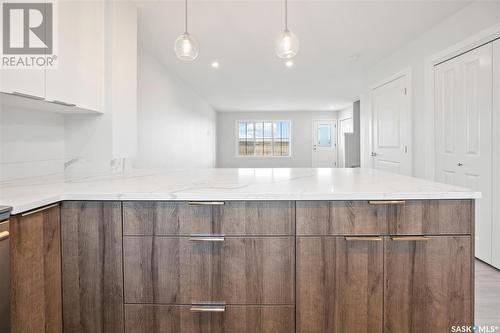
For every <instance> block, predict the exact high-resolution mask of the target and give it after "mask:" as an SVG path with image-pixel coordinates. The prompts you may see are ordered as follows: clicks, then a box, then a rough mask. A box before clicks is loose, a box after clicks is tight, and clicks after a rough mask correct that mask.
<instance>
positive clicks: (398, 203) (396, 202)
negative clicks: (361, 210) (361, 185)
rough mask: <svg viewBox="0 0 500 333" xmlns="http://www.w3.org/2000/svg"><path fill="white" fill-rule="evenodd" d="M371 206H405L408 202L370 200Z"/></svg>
mask: <svg viewBox="0 0 500 333" xmlns="http://www.w3.org/2000/svg"><path fill="white" fill-rule="evenodd" d="M368 203H369V204H370V205H404V204H406V201H404V200H370V201H368Z"/></svg>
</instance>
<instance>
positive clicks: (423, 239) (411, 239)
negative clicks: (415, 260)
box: [391, 236, 429, 242]
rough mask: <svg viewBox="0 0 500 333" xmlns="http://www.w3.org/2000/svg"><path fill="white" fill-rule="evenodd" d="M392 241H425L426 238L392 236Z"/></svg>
mask: <svg viewBox="0 0 500 333" xmlns="http://www.w3.org/2000/svg"><path fill="white" fill-rule="evenodd" d="M391 239H392V240H393V241H407V242H410V241H427V240H429V238H428V237H425V236H393V237H391Z"/></svg>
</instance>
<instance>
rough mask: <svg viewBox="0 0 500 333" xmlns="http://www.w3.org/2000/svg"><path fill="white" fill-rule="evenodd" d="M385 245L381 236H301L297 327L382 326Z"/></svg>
mask: <svg viewBox="0 0 500 333" xmlns="http://www.w3.org/2000/svg"><path fill="white" fill-rule="evenodd" d="M383 249H384V246H383V239H382V238H381V237H332V236H322V237H298V238H297V314H296V316H297V332H301V333H327V332H328V333H344V332H357V333H362V332H365V333H377V332H382V328H383V323H382V318H383V270H384V268H383V267H384V265H383V259H384V256H383Z"/></svg>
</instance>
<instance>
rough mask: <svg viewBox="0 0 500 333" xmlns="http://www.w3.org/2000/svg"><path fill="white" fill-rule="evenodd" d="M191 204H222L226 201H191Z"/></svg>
mask: <svg viewBox="0 0 500 333" xmlns="http://www.w3.org/2000/svg"><path fill="white" fill-rule="evenodd" d="M188 204H189V205H191V206H222V205H224V204H225V202H224V201H189V203H188Z"/></svg>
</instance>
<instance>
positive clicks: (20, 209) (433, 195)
mask: <svg viewBox="0 0 500 333" xmlns="http://www.w3.org/2000/svg"><path fill="white" fill-rule="evenodd" d="M480 198H481V193H480V192H427V193H426V192H421V193H404V192H402V193H336V194H331V193H329V194H326V193H317V194H301V193H298V194H286V195H284V194H272V193H266V194H265V195H263V194H252V193H246V194H244V195H234V194H233V195H222V194H188V193H186V194H183V195H172V194H160V193H158V194H153V193H147V194H137V193H136V194H116V193H110V194H105V193H103V194H95V193H93V194H82V193H79V194H61V195H54V196H50V197H46V198H42V199H38V200H34V201H27V202H25V203H18V204H15V205H13V207H12V215H15V214H20V213H24V212H27V211H30V210H33V209H37V208H40V207H43V206H47V205H51V204H54V203H57V202H61V201H72V200H74V201H78V200H81V201H286V200H291V201H325V200H326V201H342V200H355V201H358V200H359V201H364V200H460V199H462V200H469V199H480ZM2 204H5V205H9V203H8V202H2Z"/></svg>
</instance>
